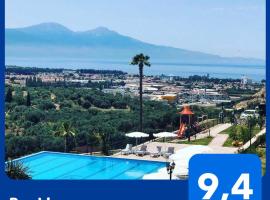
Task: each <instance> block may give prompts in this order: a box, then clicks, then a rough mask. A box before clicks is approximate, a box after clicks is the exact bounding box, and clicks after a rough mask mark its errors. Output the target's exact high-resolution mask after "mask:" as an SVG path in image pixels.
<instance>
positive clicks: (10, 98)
mask: <svg viewBox="0 0 270 200" xmlns="http://www.w3.org/2000/svg"><path fill="white" fill-rule="evenodd" d="M12 99H13V96H12V89H11V88H10V87H9V88H8V90H7V94H6V99H5V100H6V102H8V103H10V102H11V101H12Z"/></svg>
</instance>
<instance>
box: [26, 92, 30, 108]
mask: <svg viewBox="0 0 270 200" xmlns="http://www.w3.org/2000/svg"><path fill="white" fill-rule="evenodd" d="M26 106H31V97H30V93H29V92H27V96H26Z"/></svg>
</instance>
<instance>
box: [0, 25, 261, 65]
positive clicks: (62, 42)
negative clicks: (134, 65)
mask: <svg viewBox="0 0 270 200" xmlns="http://www.w3.org/2000/svg"><path fill="white" fill-rule="evenodd" d="M5 53H6V57H15V58H31V57H33V58H34V57H35V58H36V57H41V58H56V57H57V58H74V59H95V60H102V61H110V60H125V61H129V60H130V59H131V57H132V56H134V55H135V54H137V53H145V54H148V55H149V56H150V57H151V60H152V61H155V62H171V63H181V64H228V65H230V64H234V65H264V64H265V61H264V60H260V59H254V58H240V57H230V58H229V57H221V56H218V55H212V54H207V53H203V52H196V51H189V50H185V49H180V48H174V47H169V46H162V45H156V44H150V43H147V42H143V41H140V40H137V39H134V38H131V37H128V36H124V35H121V34H120V33H117V32H115V31H112V30H109V29H108V28H106V27H98V28H96V29H93V30H89V31H77V32H75V31H72V30H70V29H68V28H67V27H65V26H63V25H61V24H57V23H42V24H38V25H34V26H29V27H23V28H6V29H5Z"/></svg>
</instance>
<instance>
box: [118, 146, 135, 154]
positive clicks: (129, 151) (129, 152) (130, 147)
mask: <svg viewBox="0 0 270 200" xmlns="http://www.w3.org/2000/svg"><path fill="white" fill-rule="evenodd" d="M121 154H122V155H129V154H132V144H127V146H126V148H125V149H123V150H122V151H121Z"/></svg>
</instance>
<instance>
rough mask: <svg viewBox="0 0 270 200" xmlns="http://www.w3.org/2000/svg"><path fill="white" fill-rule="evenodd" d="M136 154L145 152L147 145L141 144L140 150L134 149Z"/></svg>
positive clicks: (139, 154) (140, 154) (144, 153)
mask: <svg viewBox="0 0 270 200" xmlns="http://www.w3.org/2000/svg"><path fill="white" fill-rule="evenodd" d="M134 153H135V154H136V155H137V156H144V155H146V154H147V146H146V145H142V146H141V148H140V150H136V151H135V152H134Z"/></svg>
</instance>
